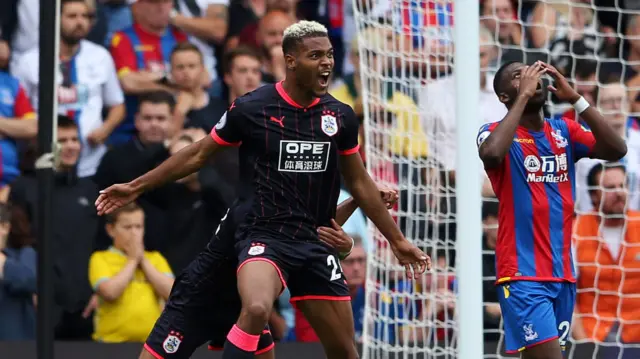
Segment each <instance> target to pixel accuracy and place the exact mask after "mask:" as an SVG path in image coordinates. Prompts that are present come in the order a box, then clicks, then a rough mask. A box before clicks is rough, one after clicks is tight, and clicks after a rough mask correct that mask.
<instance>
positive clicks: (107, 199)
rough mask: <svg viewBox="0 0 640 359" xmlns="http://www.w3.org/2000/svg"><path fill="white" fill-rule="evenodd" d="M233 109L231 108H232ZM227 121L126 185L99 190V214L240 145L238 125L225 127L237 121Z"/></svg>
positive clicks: (111, 209) (128, 201)
mask: <svg viewBox="0 0 640 359" xmlns="http://www.w3.org/2000/svg"><path fill="white" fill-rule="evenodd" d="M232 108H233V105H232ZM237 117H238V116H236V119H234V120H233V121H227V113H225V114H224V115H222V118H220V121H219V122H218V124H217V125H216V127H215V128H214V129H213V130H212V131H211V135H210V136H205V137H204V138H203V139H201V140H200V141H198V142H195V143H192V144H191V145H189V146H187V147H185V148H183V149H182V150H180V151H178V152H177V153H175V154H174V155H172V156H171V157H169V158H168V159H167V160H165V161H164V162H162V163H161V164H160V165H159V166H158V167H156V168H154V169H153V170H151V171H149V172H147V173H145V174H144V175H142V176H140V177H138V178H136V179H134V180H133V181H131V182H129V183H122V184H115V185H113V186H111V187H109V188H107V189H104V190H102V191H100V196H98V199H97V200H96V203H95V205H96V208H97V210H98V215H103V214H108V213H110V212H112V211H114V210H116V209H117V208H119V207H122V206H124V205H125V204H127V203H130V202H132V201H134V200H135V199H136V198H138V196H140V194H142V193H143V192H145V191H148V190H150V189H152V188H156V187H159V186H162V185H164V184H166V183H170V182H173V181H176V180H178V179H180V178H183V177H186V176H188V175H190V174H192V173H194V172H196V171H198V170H199V169H200V168H202V166H204V164H205V163H206V161H207V159H208V158H209V157H210V156H211V155H213V154H214V153H215V152H216V151H218V150H219V149H222V148H224V147H225V146H237V145H239V144H240V138H241V125H240V124H237V123H236V124H227V122H232V123H233V122H238V120H239V118H237Z"/></svg>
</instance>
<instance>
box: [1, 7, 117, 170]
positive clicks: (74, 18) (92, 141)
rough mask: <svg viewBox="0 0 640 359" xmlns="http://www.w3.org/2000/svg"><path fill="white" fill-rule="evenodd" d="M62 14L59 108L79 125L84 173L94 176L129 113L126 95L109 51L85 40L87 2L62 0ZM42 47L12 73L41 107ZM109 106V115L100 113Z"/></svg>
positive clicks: (35, 50) (24, 56) (89, 20)
mask: <svg viewBox="0 0 640 359" xmlns="http://www.w3.org/2000/svg"><path fill="white" fill-rule="evenodd" d="M61 7H62V13H61V18H60V68H61V83H59V87H58V110H59V111H60V113H61V114H64V115H66V116H67V117H69V118H71V119H72V120H74V121H75V122H76V123H77V124H78V128H79V130H80V141H81V142H82V145H83V146H82V153H81V154H80V161H79V163H78V175H79V176H80V177H87V176H93V175H94V174H95V172H96V169H97V168H98V165H99V164H100V160H101V159H102V156H103V155H104V154H105V153H106V152H107V147H106V146H105V145H104V143H105V142H106V140H107V138H108V137H109V136H110V135H111V133H112V132H113V130H114V129H115V128H116V127H118V125H119V124H120V123H121V122H122V120H123V119H124V116H125V107H124V95H123V93H122V89H121V88H120V84H119V83H118V77H117V75H116V70H115V67H114V65H113V60H112V59H111V55H109V52H108V51H107V50H105V49H104V48H103V47H102V46H99V45H96V44H94V43H92V42H90V41H87V40H86V37H87V34H88V33H89V30H90V27H91V17H90V13H89V12H90V10H89V6H88V5H87V2H86V1H85V0H63V1H62V4H61ZM39 61H40V51H39V49H38V47H35V48H33V49H32V50H30V51H28V52H27V53H26V54H24V55H23V56H22V58H21V59H20V62H19V63H18V65H17V67H16V68H14V69H13V72H14V74H15V75H16V76H17V77H18V78H19V79H20V81H21V82H22V83H23V84H25V87H26V90H27V93H28V94H29V96H30V98H31V99H32V102H33V104H34V105H35V106H36V107H37V106H38V87H39V85H40V77H39V76H40V73H39V68H38V66H39ZM104 107H107V109H108V111H107V116H106V118H104V120H103V117H102V111H103V108H104Z"/></svg>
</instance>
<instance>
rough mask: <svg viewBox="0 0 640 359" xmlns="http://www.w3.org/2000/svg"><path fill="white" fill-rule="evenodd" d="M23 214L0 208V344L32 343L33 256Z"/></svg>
mask: <svg viewBox="0 0 640 359" xmlns="http://www.w3.org/2000/svg"><path fill="white" fill-rule="evenodd" d="M32 243H33V237H32V236H31V231H30V226H29V222H28V219H27V215H26V212H25V211H24V210H22V209H21V208H20V207H14V208H13V209H11V208H10V206H9V205H7V204H5V203H1V204H0V318H2V319H1V320H0V341H5V340H31V339H35V329H36V314H35V293H36V252H35V251H34V249H33V248H32V247H31V244H32Z"/></svg>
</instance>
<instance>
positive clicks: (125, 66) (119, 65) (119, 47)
mask: <svg viewBox="0 0 640 359" xmlns="http://www.w3.org/2000/svg"><path fill="white" fill-rule="evenodd" d="M109 51H110V52H111V57H113V62H114V64H115V66H116V71H117V73H118V76H123V75H126V74H127V73H128V72H131V71H135V70H137V68H138V66H137V64H136V54H135V52H134V49H133V46H132V45H131V41H130V40H129V38H128V37H127V36H125V35H124V34H123V33H116V34H115V35H113V38H112V39H111V46H110V48H109Z"/></svg>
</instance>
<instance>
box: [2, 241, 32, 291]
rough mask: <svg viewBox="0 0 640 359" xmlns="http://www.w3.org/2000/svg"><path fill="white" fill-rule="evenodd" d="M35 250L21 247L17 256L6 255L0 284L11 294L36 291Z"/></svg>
mask: <svg viewBox="0 0 640 359" xmlns="http://www.w3.org/2000/svg"><path fill="white" fill-rule="evenodd" d="M36 261H37V256H36V252H35V251H34V250H33V248H31V247H25V248H24V249H22V250H21V251H20V252H19V254H18V256H17V257H15V258H14V257H7V260H6V261H5V263H4V277H3V278H2V280H1V281H0V284H4V287H5V289H7V291H9V292H11V293H13V294H24V293H26V294H33V293H35V292H36V282H37V280H36Z"/></svg>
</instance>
